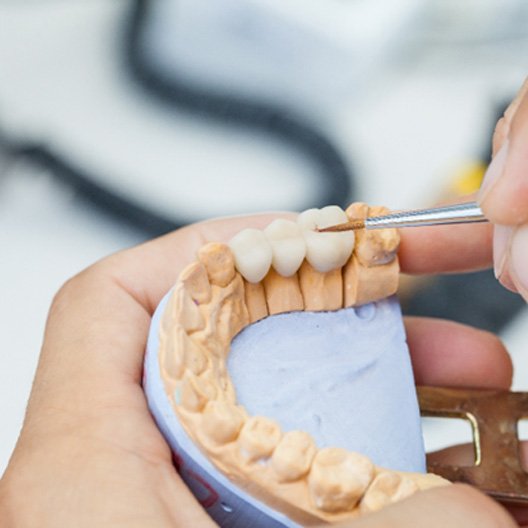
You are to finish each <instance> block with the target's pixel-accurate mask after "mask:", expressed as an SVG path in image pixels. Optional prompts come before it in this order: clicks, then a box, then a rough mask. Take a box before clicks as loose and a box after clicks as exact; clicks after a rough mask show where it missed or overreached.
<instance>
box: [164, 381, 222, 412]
mask: <svg viewBox="0 0 528 528" xmlns="http://www.w3.org/2000/svg"><path fill="white" fill-rule="evenodd" d="M215 396H216V388H215V386H214V385H213V384H212V383H211V382H210V381H209V380H206V379H203V378H200V377H198V376H195V375H194V374H191V373H187V374H186V375H185V377H184V378H183V380H182V381H181V382H179V383H178V384H177V385H176V389H175V390H174V400H175V401H176V403H177V404H181V405H183V407H184V408H185V409H187V410H188V411H192V412H199V411H201V410H202V409H203V408H204V406H205V404H206V403H207V402H208V401H209V400H212V399H213V398H214V397H215Z"/></svg>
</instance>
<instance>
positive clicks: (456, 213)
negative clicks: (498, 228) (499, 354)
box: [365, 202, 487, 229]
mask: <svg viewBox="0 0 528 528" xmlns="http://www.w3.org/2000/svg"><path fill="white" fill-rule="evenodd" d="M476 222H487V219H486V218H485V217H484V215H483V214H482V211H481V209H480V207H479V206H478V205H477V203H476V202H468V203H462V204H457V205H448V206H446V207H434V208H432V209H417V210H413V211H402V212H399V213H391V214H388V215H384V216H373V217H370V218H365V229H386V228H390V227H414V226H416V227H418V226H432V225H445V224H468V223H476Z"/></svg>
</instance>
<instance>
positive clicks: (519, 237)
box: [510, 224, 528, 300]
mask: <svg viewBox="0 0 528 528" xmlns="http://www.w3.org/2000/svg"><path fill="white" fill-rule="evenodd" d="M510 272H511V275H512V279H513V281H514V282H515V285H516V286H517V288H518V289H519V291H520V293H521V294H522V296H523V297H524V298H525V299H526V300H528V224H526V225H523V226H521V227H518V228H517V229H516V230H515V233H513V236H512V238H511V243H510Z"/></svg>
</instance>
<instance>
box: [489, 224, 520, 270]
mask: <svg viewBox="0 0 528 528" xmlns="http://www.w3.org/2000/svg"><path fill="white" fill-rule="evenodd" d="M514 230H515V228H514V227H510V226H503V225H496V226H495V228H494V230H493V268H494V271H495V277H496V278H497V279H500V278H501V276H502V274H503V272H504V268H505V267H506V262H507V260H508V253H509V252H508V249H509V246H510V239H511V237H512V234H513V232H514Z"/></svg>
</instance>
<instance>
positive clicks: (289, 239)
mask: <svg viewBox="0 0 528 528" xmlns="http://www.w3.org/2000/svg"><path fill="white" fill-rule="evenodd" d="M264 234H265V235H266V237H267V238H268V240H269V243H270V245H271V249H272V251H273V261H272V264H273V267H274V268H275V270H276V271H277V273H279V274H280V275H282V276H283V277H290V276H292V275H293V274H294V273H295V272H296V271H297V270H298V269H299V268H300V267H301V264H302V261H303V260H304V257H305V256H306V242H305V241H304V238H303V235H302V231H301V228H300V227H299V225H298V224H296V223H295V222H292V221H291V220H283V219H281V218H279V219H277V220H274V221H273V222H271V224H270V225H269V226H268V227H266V229H264Z"/></svg>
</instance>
